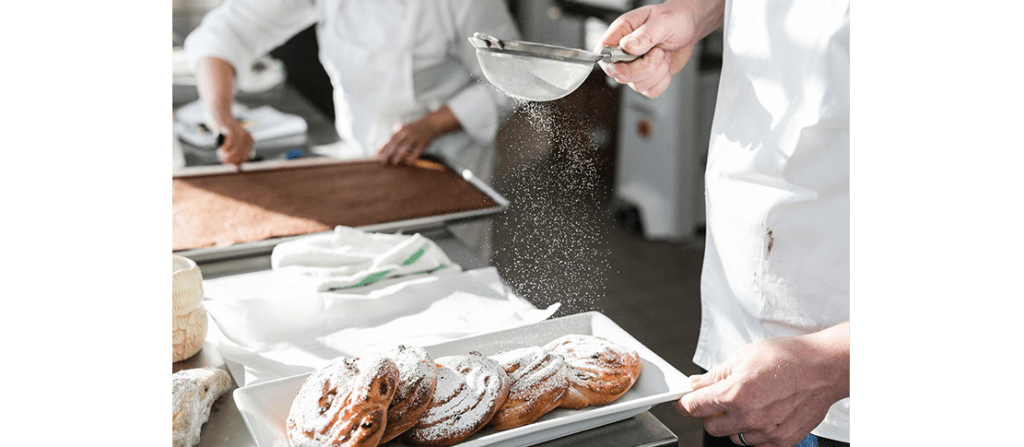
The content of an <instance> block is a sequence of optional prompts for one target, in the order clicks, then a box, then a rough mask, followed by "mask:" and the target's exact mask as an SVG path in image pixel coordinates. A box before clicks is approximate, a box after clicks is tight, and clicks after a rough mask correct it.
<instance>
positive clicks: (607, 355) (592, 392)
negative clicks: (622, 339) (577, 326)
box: [544, 334, 642, 409]
mask: <svg viewBox="0 0 1024 447" xmlns="http://www.w3.org/2000/svg"><path fill="white" fill-rule="evenodd" d="M544 348H545V349H547V350H548V351H550V352H552V353H554V354H559V355H561V356H562V358H564V359H565V363H566V364H567V365H568V366H569V368H570V372H569V384H570V390H569V392H568V396H567V397H566V399H565V401H563V402H562V407H564V408H574V409H575V408H584V407H586V406H588V405H601V404H606V403H609V402H611V401H613V400H615V399H618V398H619V397H620V396H622V395H623V394H625V393H626V391H629V388H630V387H632V386H633V384H634V383H635V382H636V379H637V378H639V377H640V370H641V367H642V364H641V362H640V355H639V354H637V352H636V351H634V350H632V349H629V348H627V347H625V346H622V345H620V344H618V343H614V342H611V341H609V340H607V339H604V338H602V337H596V336H593V335H575V334H573V335H565V336H562V337H560V338H558V339H555V340H553V341H551V342H550V343H548V344H547V345H545V346H544Z"/></svg>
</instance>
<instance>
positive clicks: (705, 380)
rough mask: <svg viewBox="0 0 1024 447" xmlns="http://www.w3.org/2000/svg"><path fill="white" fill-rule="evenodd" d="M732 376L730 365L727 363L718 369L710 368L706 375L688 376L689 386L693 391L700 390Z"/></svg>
mask: <svg viewBox="0 0 1024 447" xmlns="http://www.w3.org/2000/svg"><path fill="white" fill-rule="evenodd" d="M731 374H732V363H731V362H730V361H727V362H725V363H723V364H721V365H719V366H718V367H715V368H712V369H711V371H708V372H707V374H695V375H692V376H690V386H692V387H693V389H695V390H697V389H701V388H705V387H708V386H711V385H713V384H715V383H718V382H721V381H723V380H725V379H726V378H728V377H729V376H730V375H731Z"/></svg>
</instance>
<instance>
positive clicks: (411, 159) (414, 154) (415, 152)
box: [404, 143, 427, 165]
mask: <svg viewBox="0 0 1024 447" xmlns="http://www.w3.org/2000/svg"><path fill="white" fill-rule="evenodd" d="M426 149H427V144H426V143H418V144H416V145H415V146H413V147H412V149H411V150H409V153H407V154H406V156H405V159H404V160H405V164H408V165H411V164H414V163H416V160H419V159H420V156H422V155H423V151H425V150H426Z"/></svg>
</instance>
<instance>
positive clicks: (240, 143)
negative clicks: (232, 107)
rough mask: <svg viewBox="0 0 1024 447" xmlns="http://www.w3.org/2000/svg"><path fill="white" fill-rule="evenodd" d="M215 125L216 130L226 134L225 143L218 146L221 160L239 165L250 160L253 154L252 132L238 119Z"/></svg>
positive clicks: (218, 154)
mask: <svg viewBox="0 0 1024 447" xmlns="http://www.w3.org/2000/svg"><path fill="white" fill-rule="evenodd" d="M215 127H216V130H215V131H217V132H220V133H221V134H223V135H224V143H223V144H221V146H220V147H219V148H217V158H219V159H220V162H221V163H224V164H233V165H236V166H238V165H241V164H242V163H244V162H247V161H249V158H250V156H251V155H252V145H253V140H252V134H250V133H249V131H247V130H245V128H243V127H242V126H241V125H240V124H239V123H238V121H236V120H230V121H229V122H227V123H223V124H220V125H217V126H215Z"/></svg>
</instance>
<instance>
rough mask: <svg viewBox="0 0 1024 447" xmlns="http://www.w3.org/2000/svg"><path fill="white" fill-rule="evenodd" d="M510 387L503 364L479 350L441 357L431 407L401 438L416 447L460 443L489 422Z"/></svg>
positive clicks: (404, 442) (438, 360) (506, 396)
mask: <svg viewBox="0 0 1024 447" xmlns="http://www.w3.org/2000/svg"><path fill="white" fill-rule="evenodd" d="M509 387H510V383H509V379H508V375H506V374H505V370H503V369H502V368H501V365H499V364H498V362H496V361H494V360H492V359H490V358H487V357H484V356H483V355H480V353H477V352H472V353H470V354H468V355H454V356H446V357H441V358H439V359H437V386H436V387H435V389H434V396H433V398H432V399H431V402H430V407H429V408H427V411H426V412H425V413H423V416H422V417H421V418H420V420H419V421H417V422H416V425H414V426H413V427H412V428H411V429H409V430H408V431H406V432H405V433H403V434H402V435H401V436H399V438H398V439H399V440H400V441H401V442H402V443H403V444H406V445H413V446H442V447H444V446H451V445H455V444H458V443H460V442H462V441H464V440H465V439H466V438H469V437H470V436H472V435H473V433H476V432H477V431H479V430H480V429H482V428H484V426H485V425H487V423H488V422H490V420H491V418H492V417H494V414H495V413H496V412H497V411H498V408H499V407H501V405H502V404H503V403H504V402H505V399H506V398H508V391H509Z"/></svg>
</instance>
